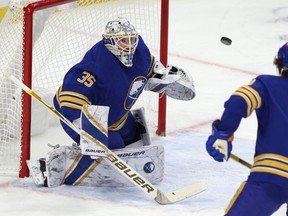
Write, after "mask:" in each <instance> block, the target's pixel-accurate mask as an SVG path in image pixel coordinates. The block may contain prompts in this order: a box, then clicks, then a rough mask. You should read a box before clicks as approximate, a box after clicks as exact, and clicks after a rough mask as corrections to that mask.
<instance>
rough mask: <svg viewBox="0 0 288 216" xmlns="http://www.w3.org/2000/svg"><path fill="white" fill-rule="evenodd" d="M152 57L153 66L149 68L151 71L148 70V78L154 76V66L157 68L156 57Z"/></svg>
mask: <svg viewBox="0 0 288 216" xmlns="http://www.w3.org/2000/svg"><path fill="white" fill-rule="evenodd" d="M150 57H151V64H150V66H149V70H148V71H149V73H148V76H147V77H151V76H152V75H153V72H154V66H155V63H156V61H155V58H154V56H152V55H150Z"/></svg>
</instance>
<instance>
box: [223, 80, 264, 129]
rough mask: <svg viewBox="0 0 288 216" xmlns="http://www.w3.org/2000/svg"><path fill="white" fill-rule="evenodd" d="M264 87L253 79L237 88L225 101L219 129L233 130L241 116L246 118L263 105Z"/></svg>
mask: <svg viewBox="0 0 288 216" xmlns="http://www.w3.org/2000/svg"><path fill="white" fill-rule="evenodd" d="M263 91H264V87H263V85H262V83H261V82H259V81H258V80H257V78H256V79H253V80H252V81H251V82H250V84H249V85H243V86H241V87H240V88H238V89H237V90H236V91H235V92H234V93H233V94H232V95H231V96H230V98H229V99H228V100H227V101H226V102H225V104H224V107H225V110H224V112H223V115H222V117H221V123H220V125H219V130H223V131H231V132H232V133H233V132H235V131H236V130H237V128H238V126H239V124H240V122H241V119H242V118H246V117H248V116H250V115H251V114H252V112H253V111H254V110H256V109H259V108H260V107H261V106H262V105H263V99H264V94H263Z"/></svg>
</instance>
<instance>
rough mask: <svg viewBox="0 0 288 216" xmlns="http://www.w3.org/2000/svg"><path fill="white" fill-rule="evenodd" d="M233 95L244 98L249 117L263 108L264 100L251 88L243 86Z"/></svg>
mask: <svg viewBox="0 0 288 216" xmlns="http://www.w3.org/2000/svg"><path fill="white" fill-rule="evenodd" d="M233 95H238V96H240V97H242V98H243V99H244V100H245V102H246V104H247V117H248V116H250V115H251V113H252V112H253V111H254V110H255V109H258V108H260V107H261V105H262V100H261V97H260V95H259V93H258V92H257V91H256V90H255V89H253V88H252V87H250V86H247V85H245V86H242V87H240V88H239V89H237V90H236V91H235V92H234V93H233Z"/></svg>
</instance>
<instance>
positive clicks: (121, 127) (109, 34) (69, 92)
mask: <svg viewBox="0 0 288 216" xmlns="http://www.w3.org/2000/svg"><path fill="white" fill-rule="evenodd" d="M144 89H145V90H149V91H154V92H158V93H165V94H166V95H167V96H169V97H172V98H175V99H180V100H191V99H193V98H194V96H195V89H194V85H193V80H192V78H191V77H190V75H189V74H188V73H187V72H185V71H183V70H182V69H179V68H178V67H176V66H168V67H164V66H163V65H162V64H161V63H160V62H158V61H156V60H155V58H154V56H153V55H152V54H151V53H150V51H149V49H148V47H147V46H146V45H145V43H144V41H143V39H142V37H141V36H140V35H138V33H137V31H136V30H135V28H134V26H133V25H132V24H131V23H130V22H129V21H128V20H126V19H123V18H118V19H116V20H112V21H110V22H108V23H107V25H106V27H105V32H104V34H103V39H102V40H101V41H99V42H98V43H96V44H95V45H94V46H93V47H92V48H91V49H90V50H89V51H88V52H87V53H86V54H85V56H84V58H83V59H82V60H81V61H80V62H79V63H78V64H76V65H74V66H73V67H72V68H71V69H70V70H69V71H68V72H67V74H66V75H65V77H64V80H63V84H62V85H61V86H60V88H59V90H58V91H57V93H56V95H55V98H54V106H55V108H56V110H57V111H59V112H60V113H61V114H62V115H64V116H65V117H66V118H67V119H68V120H69V121H71V122H72V123H73V124H74V125H75V126H76V127H77V128H82V129H83V119H86V118H90V117H91V115H90V114H89V113H87V112H83V107H88V108H89V107H90V108H89V109H90V110H91V109H93V112H92V113H96V112H98V111H96V110H103V109H102V108H103V107H106V108H107V109H109V111H107V112H105V111H104V112H103V113H104V114H101V115H98V117H97V118H98V119H95V121H94V120H92V121H91V122H94V123H95V122H96V123H95V124H94V123H92V125H93V124H94V127H95V128H96V127H98V128H101V129H100V130H99V132H98V133H96V132H95V131H96V130H94V129H93V128H92V129H91V128H85V129H86V131H91V133H93V134H91V135H92V136H93V137H94V138H95V140H97V141H100V142H102V143H103V144H105V145H106V146H107V147H108V148H109V149H121V148H125V147H126V146H129V145H130V144H135V143H139V141H143V142H144V143H143V144H142V146H143V145H149V144H150V139H149V134H148V130H147V127H146V122H145V119H144V117H143V116H144V114H143V112H142V111H141V110H138V111H137V112H136V115H137V116H138V117H139V116H140V120H139V118H138V117H137V118H136V117H135V114H134V115H133V114H132V112H131V108H132V107H133V105H134V104H135V102H136V101H137V99H138V97H139V96H140V94H141V92H142V91H143V90H144ZM99 107H100V108H99ZM101 107H102V108H101ZM85 109H86V108H85ZM104 109H105V108H104ZM87 110H88V109H86V111H87ZM101 112H102V111H101ZM107 113H108V114H107ZM100 118H101V119H100ZM105 118H106V119H107V120H106V122H107V131H108V132H107V137H108V141H107V142H106V141H105V137H106V128H105V125H104V126H103V125H100V127H99V124H98V122H100V121H101V122H104V123H105ZM102 120H103V121H102ZM86 122H87V121H86ZM139 122H140V123H139ZM61 123H62V122H61ZM62 126H63V128H64V130H65V131H66V133H67V134H68V135H69V136H70V137H71V138H72V139H73V140H74V141H75V142H76V143H77V144H79V145H80V147H81V151H82V153H83V154H84V155H89V156H96V157H97V156H99V151H97V149H96V150H95V149H91V145H89V142H88V144H87V140H84V141H83V139H84V138H83V137H80V136H79V134H77V133H76V132H75V131H74V130H72V129H71V127H68V126H67V125H65V124H64V123H62ZM86 126H87V124H85V127H86ZM102 126H103V127H102ZM143 134H144V136H143ZM145 135H146V136H145ZM147 136H148V138H147ZM141 137H142V138H141ZM143 137H146V139H144V138H143ZM82 141H83V142H82ZM93 146H95V145H93ZM89 156H87V157H89ZM100 156H101V152H100ZM89 158H90V157H89ZM87 161H89V162H88V163H92V160H91V159H88V160H87Z"/></svg>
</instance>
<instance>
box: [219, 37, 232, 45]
mask: <svg viewBox="0 0 288 216" xmlns="http://www.w3.org/2000/svg"><path fill="white" fill-rule="evenodd" d="M220 41H221V43H223V44H225V45H227V46H230V45H231V44H232V40H231V39H230V38H228V37H221V39H220Z"/></svg>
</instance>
